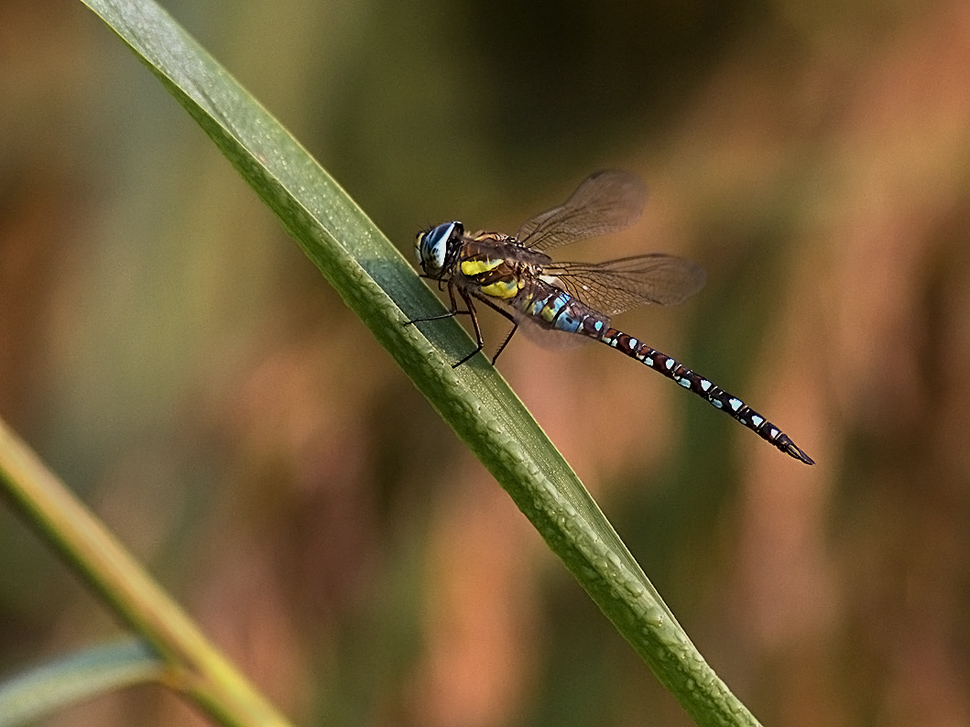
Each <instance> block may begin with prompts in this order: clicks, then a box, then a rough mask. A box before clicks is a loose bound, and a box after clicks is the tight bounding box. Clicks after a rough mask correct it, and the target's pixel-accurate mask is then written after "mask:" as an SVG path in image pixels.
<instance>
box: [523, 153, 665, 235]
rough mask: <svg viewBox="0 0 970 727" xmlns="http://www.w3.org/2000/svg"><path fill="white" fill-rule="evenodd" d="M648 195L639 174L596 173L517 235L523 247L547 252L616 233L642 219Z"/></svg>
mask: <svg viewBox="0 0 970 727" xmlns="http://www.w3.org/2000/svg"><path fill="white" fill-rule="evenodd" d="M646 198H647V190H646V187H644V185H643V182H641V181H640V178H639V177H637V176H635V175H633V174H630V173H629V172H621V171H616V170H608V171H605V172H596V173H595V174H591V175H590V176H589V177H587V178H586V180H585V181H584V182H583V183H582V184H580V185H579V187H578V188H577V189H576V191H575V192H573V193H572V195H571V196H570V197H569V199H567V200H566V201H565V202H563V203H562V204H561V205H559V206H558V207H553V208H552V209H551V210H547V211H546V212H543V213H542V214H538V215H536V216H535V217H533V218H532V219H530V220H528V221H527V222H525V224H523V225H522V227H520V228H519V232H518V233H517V234H516V238H517V239H518V241H519V243H520V244H521V245H522V246H524V247H527V248H529V249H531V250H536V251H546V250H552V249H553V248H556V247H561V246H562V245H568V244H569V243H571V242H576V241H577V240H584V239H586V238H587V237H595V236H597V235H606V234H608V233H610V232H617V231H618V230H622V229H624V228H626V227H629V226H630V225H632V224H633V223H634V222H636V221H637V220H638V219H639V217H640V213H641V212H643V206H644V203H645V201H646Z"/></svg>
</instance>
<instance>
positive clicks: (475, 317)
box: [448, 287, 485, 369]
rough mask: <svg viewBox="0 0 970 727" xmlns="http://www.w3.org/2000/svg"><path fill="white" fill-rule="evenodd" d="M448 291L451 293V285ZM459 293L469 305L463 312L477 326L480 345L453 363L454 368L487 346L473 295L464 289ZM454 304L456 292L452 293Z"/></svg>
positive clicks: (476, 339)
mask: <svg viewBox="0 0 970 727" xmlns="http://www.w3.org/2000/svg"><path fill="white" fill-rule="evenodd" d="M448 292H449V293H451V289H450V287H449V290H448ZM458 294H459V295H460V296H461V298H462V300H464V301H465V305H467V306H468V310H467V311H463V312H467V313H468V315H470V316H471V319H472V326H473V327H474V328H475V342H476V343H477V344H478V345H477V346H476V347H475V348H474V350H472V352H471V353H469V354H468V355H467V356H465V358H463V359H462V360H461V361H459V362H458V363H454V364H452V365H451V368H453V369H456V368H458V367H459V366H461V365H462V364H463V363H465V361H467V360H468V359H470V358H471V357H472V356H474V355H475V354H476V353H478V352H479V351H481V350H482V349H483V348H485V339H484V337H482V329H481V328H480V327H479V325H478V315H477V314H476V313H475V306H474V305H472V299H471V296H469V295H468V293H466V292H465V291H464V290H459V291H458ZM452 304H453V305H454V293H452ZM456 312H457V311H456Z"/></svg>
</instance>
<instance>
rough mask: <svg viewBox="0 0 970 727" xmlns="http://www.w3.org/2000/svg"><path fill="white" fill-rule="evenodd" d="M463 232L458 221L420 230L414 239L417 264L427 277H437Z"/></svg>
mask: <svg viewBox="0 0 970 727" xmlns="http://www.w3.org/2000/svg"><path fill="white" fill-rule="evenodd" d="M464 233H465V228H464V227H463V226H462V224H461V223H460V222H458V221H454V222H442V223H441V224H440V225H438V226H437V227H432V228H431V229H430V230H422V231H421V232H419V233H418V236H417V238H416V239H415V241H414V251H415V254H416V255H417V258H418V264H419V265H420V266H421V269H422V270H423V271H424V274H425V275H427V276H428V277H432V278H434V277H437V276H438V275H440V274H441V271H442V270H444V268H445V263H446V261H447V259H448V255H449V253H451V251H452V250H453V249H455V245H456V244H457V243H458V241H459V240H460V239H461V236H462V235H463V234H464Z"/></svg>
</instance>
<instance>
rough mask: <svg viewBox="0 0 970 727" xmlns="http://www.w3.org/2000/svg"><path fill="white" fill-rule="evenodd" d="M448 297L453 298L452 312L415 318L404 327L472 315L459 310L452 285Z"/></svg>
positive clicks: (449, 286) (406, 322)
mask: <svg viewBox="0 0 970 727" xmlns="http://www.w3.org/2000/svg"><path fill="white" fill-rule="evenodd" d="M422 277H424V276H422ZM448 297H449V298H451V310H449V311H448V312H447V313H442V314H441V315H437V316H429V317H428V318H414V319H412V320H410V321H405V322H404V325H406V326H410V325H411V324H413V323H424V322H425V321H440V320H442V319H444V318H454V317H455V316H457V315H465V314H468V313H471V310H458V303H457V301H455V290H454V286H453V285H450V284H449V285H448ZM462 297H464V296H462ZM472 355H474V354H472Z"/></svg>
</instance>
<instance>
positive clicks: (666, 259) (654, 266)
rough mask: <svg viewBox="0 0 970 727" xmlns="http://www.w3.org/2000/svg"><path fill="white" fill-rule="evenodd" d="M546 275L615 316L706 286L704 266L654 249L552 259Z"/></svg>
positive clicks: (670, 301) (667, 301)
mask: <svg viewBox="0 0 970 727" xmlns="http://www.w3.org/2000/svg"><path fill="white" fill-rule="evenodd" d="M542 274H543V276H554V277H555V278H556V279H557V280H556V283H557V284H558V285H559V286H560V287H562V288H564V289H565V290H566V291H568V292H569V293H570V294H572V295H574V296H576V297H577V298H579V300H581V301H582V302H583V303H585V304H586V305H588V306H590V307H591V308H593V309H595V310H597V311H599V312H600V313H605V314H606V315H608V316H615V315H617V314H619V313H622V312H623V311H627V310H631V309H632V308H638V307H640V306H642V305H649V304H651V303H656V304H659V305H677V304H678V303H683V302H684V301H685V300H687V299H688V298H689V297H690V296H692V295H694V293H696V292H697V291H698V290H700V289H701V288H702V287H703V286H704V282H705V280H706V279H707V276H706V274H705V273H704V269H703V268H702V267H701V266H700V265H698V264H697V263H694V262H691V261H690V260H684V259H683V258H679V257H675V256H673V255H665V254H663V253H654V254H652V255H638V256H636V257H627V258H622V259H620V260H611V261H610V262H605V263H552V264H550V265H547V266H545V267H544V269H543V271H542Z"/></svg>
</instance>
